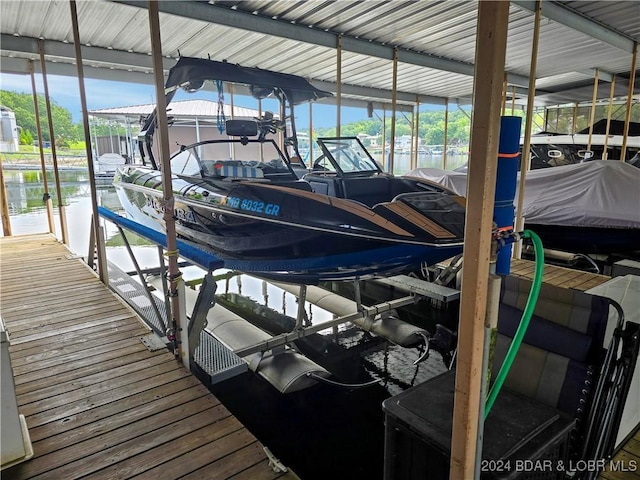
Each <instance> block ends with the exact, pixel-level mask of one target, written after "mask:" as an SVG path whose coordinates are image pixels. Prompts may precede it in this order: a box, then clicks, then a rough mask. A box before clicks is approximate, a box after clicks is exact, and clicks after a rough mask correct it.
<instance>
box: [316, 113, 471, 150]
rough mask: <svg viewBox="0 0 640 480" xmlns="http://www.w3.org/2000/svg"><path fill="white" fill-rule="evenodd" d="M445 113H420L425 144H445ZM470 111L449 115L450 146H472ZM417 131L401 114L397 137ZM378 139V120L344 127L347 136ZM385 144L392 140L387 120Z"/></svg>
mask: <svg viewBox="0 0 640 480" xmlns="http://www.w3.org/2000/svg"><path fill="white" fill-rule="evenodd" d="M444 113H445V112H444V111H425V112H420V116H419V124H418V135H419V137H420V138H421V139H422V142H423V144H424V145H444ZM467 115H468V112H467V113H465V112H462V111H460V110H458V111H454V112H449V118H448V125H447V144H448V145H464V144H467V143H469V126H470V123H471V120H470V119H469V117H468V116H467ZM412 131H414V129H413V127H412V125H411V123H410V118H407V117H405V116H404V115H399V116H398V117H397V118H396V131H395V136H396V137H401V136H403V135H411V134H412ZM363 133H364V134H366V135H372V136H378V137H380V138H379V141H381V140H382V139H381V135H382V121H381V119H378V118H368V119H364V120H359V121H357V122H352V123H349V124H347V125H342V127H341V128H340V134H341V135H343V136H356V135H359V134H363ZM315 134H316V135H317V136H319V137H331V136H335V134H336V130H335V128H318V129H316V130H315ZM385 137H386V140H385V142H386V143H387V144H388V143H389V140H390V139H391V118H389V117H387V118H386V119H385Z"/></svg>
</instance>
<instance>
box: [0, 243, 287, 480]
mask: <svg viewBox="0 0 640 480" xmlns="http://www.w3.org/2000/svg"><path fill="white" fill-rule="evenodd" d="M0 265H1V266H0V298H1V304H0V313H1V314H2V318H3V319H4V322H5V325H6V328H7V331H8V332H9V336H10V341H11V346H10V355H11V362H12V366H13V373H14V379H15V385H16V397H17V401H18V405H19V411H20V413H22V414H24V415H25V417H26V421H27V425H28V427H29V433H30V436H31V441H32V443H33V448H34V451H35V456H34V457H33V458H32V459H30V460H28V461H26V462H23V463H21V464H19V465H17V466H15V467H12V468H10V469H7V470H5V471H3V472H2V478H11V479H16V480H21V479H28V478H38V479H46V478H51V479H61V478H64V479H72V478H79V477H83V478H85V477H86V478H91V479H100V478H104V479H110V480H111V479H127V478H134V477H135V478H136V479H142V478H151V479H154V480H157V479H177V478H185V479H187V478H188V479H208V480H211V479H234V480H242V479H250V480H260V479H265V480H268V479H276V478H279V479H282V480H294V479H297V478H298V477H297V476H296V475H295V474H294V473H292V472H290V471H289V472H287V473H275V472H274V471H273V470H272V469H271V467H270V466H269V465H268V463H269V461H268V458H267V456H266V454H265V452H264V450H263V446H262V445H261V444H260V442H259V441H258V440H257V439H256V438H255V437H254V436H253V435H252V434H251V433H250V432H249V431H248V430H247V429H246V428H245V427H244V426H243V425H242V424H240V422H239V421H238V420H237V419H236V418H234V417H233V416H232V415H231V413H230V412H229V411H228V410H227V409H226V408H225V407H224V406H223V405H222V404H220V402H219V401H218V400H217V399H216V398H215V397H214V396H213V395H212V394H211V393H210V392H209V391H208V390H207V389H206V388H205V387H204V386H203V385H202V384H200V382H199V381H198V380H197V379H196V378H195V377H193V376H192V375H191V373H190V372H189V371H188V370H187V369H185V368H184V367H183V366H182V365H181V364H179V363H178V362H176V360H175V359H174V357H173V355H172V354H171V353H169V352H168V351H167V350H164V349H162V350H159V351H155V352H150V351H149V350H147V348H146V347H145V346H144V345H143V344H142V342H141V341H140V337H141V336H143V335H146V334H148V333H149V330H148V329H147V328H146V327H145V326H143V324H142V323H141V321H140V320H139V319H138V317H137V316H136V315H135V313H133V311H132V310H131V309H130V308H129V307H128V306H126V305H125V304H124V303H123V302H122V301H120V299H119V298H117V297H116V296H115V295H114V294H113V293H112V292H111V291H110V290H109V289H108V288H107V287H105V286H104V285H103V284H102V283H101V282H100V281H99V280H98V278H97V276H96V275H95V273H94V272H93V271H92V270H90V269H89V268H88V267H87V265H86V264H85V263H83V262H82V260H80V259H78V258H75V256H74V255H72V254H71V252H70V251H69V250H68V249H67V248H66V247H64V246H63V245H61V244H60V243H58V242H57V241H56V239H55V238H54V237H53V236H51V235H48V234H46V235H29V236H22V237H6V238H2V239H0ZM3 388H4V386H3ZM5 475H6V476H5Z"/></svg>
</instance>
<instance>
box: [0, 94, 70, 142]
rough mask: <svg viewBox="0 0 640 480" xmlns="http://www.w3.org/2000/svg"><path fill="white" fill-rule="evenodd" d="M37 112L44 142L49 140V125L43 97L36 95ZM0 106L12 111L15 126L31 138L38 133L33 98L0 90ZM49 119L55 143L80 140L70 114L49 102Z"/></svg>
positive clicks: (29, 95)
mask: <svg viewBox="0 0 640 480" xmlns="http://www.w3.org/2000/svg"><path fill="white" fill-rule="evenodd" d="M37 98H38V110H39V112H40V122H41V124H40V126H41V129H42V136H43V139H44V140H45V141H49V140H51V138H50V136H49V123H48V121H47V115H46V111H47V110H46V102H45V98H44V95H38V97H37ZM0 104H2V105H4V106H6V107H8V108H10V109H11V110H13V113H14V114H15V116H16V124H17V125H18V126H19V127H21V128H22V130H23V131H29V132H30V133H31V135H32V137H35V136H36V132H37V131H38V129H37V127H36V116H35V109H34V106H33V96H32V95H31V94H29V93H18V92H9V91H6V90H0ZM51 118H52V120H53V130H54V134H55V136H56V142H59V141H60V142H62V143H67V142H71V141H78V140H82V137H81V136H80V135H79V133H80V132H81V129H80V128H79V127H78V125H76V124H74V123H73V117H72V115H71V112H69V110H67V109H66V108H64V107H61V106H59V105H58V104H56V103H55V102H54V101H53V100H52V101H51Z"/></svg>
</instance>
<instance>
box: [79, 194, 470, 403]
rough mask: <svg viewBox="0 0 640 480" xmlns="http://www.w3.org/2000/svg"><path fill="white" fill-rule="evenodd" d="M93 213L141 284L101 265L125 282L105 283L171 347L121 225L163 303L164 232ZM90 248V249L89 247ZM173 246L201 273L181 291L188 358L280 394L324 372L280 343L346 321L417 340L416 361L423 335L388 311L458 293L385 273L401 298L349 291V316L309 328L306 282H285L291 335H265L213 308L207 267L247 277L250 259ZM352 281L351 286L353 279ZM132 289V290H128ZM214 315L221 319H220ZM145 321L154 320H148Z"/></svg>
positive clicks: (406, 343) (163, 309)
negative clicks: (293, 301)
mask: <svg viewBox="0 0 640 480" xmlns="http://www.w3.org/2000/svg"><path fill="white" fill-rule="evenodd" d="M98 213H99V215H100V216H101V217H103V218H105V219H106V220H109V221H111V222H112V223H114V224H115V225H116V226H117V227H118V229H119V230H120V233H121V234H122V236H123V238H124V242H125V247H126V248H127V250H128V252H129V254H130V256H131V259H132V262H133V264H134V267H135V269H136V272H137V275H138V277H139V280H140V282H141V283H142V287H141V286H140V285H139V284H138V282H135V281H134V280H133V279H131V278H130V277H129V276H128V275H127V274H125V273H124V272H119V271H118V270H117V268H116V267H115V266H113V265H112V264H110V265H109V270H110V272H112V274H110V277H113V276H114V275H113V273H117V275H116V277H117V279H116V281H117V282H126V284H127V285H126V286H125V287H119V286H118V285H114V281H113V280H110V284H111V285H110V287H111V288H112V289H113V290H114V291H116V293H118V294H119V295H120V296H121V297H123V299H124V300H125V301H127V303H129V304H130V305H131V306H132V307H133V308H134V309H135V310H136V311H137V312H138V313H139V314H140V315H141V316H142V317H143V318H145V319H146V321H147V322H148V323H149V324H150V326H151V328H152V329H153V330H154V332H155V333H156V334H157V336H158V337H160V338H161V339H162V340H163V342H164V344H166V345H167V346H171V343H172V341H173V339H174V338H175V335H174V331H173V330H172V328H173V327H172V326H171V325H170V322H169V319H170V310H169V308H168V306H167V305H166V304H163V302H162V301H161V300H160V299H158V298H157V297H156V296H155V295H153V294H152V293H151V291H150V289H149V287H148V286H147V281H146V280H145V277H144V273H143V272H142V270H141V269H140V267H139V265H138V263H137V261H136V260H135V257H134V254H133V251H132V250H131V248H130V246H129V243H128V240H127V239H126V236H125V234H124V231H123V230H128V231H131V232H134V233H136V234H137V235H140V236H142V237H143V238H145V239H147V240H149V241H151V242H153V243H155V244H157V245H158V248H159V257H160V273H161V274H162V275H161V277H162V282H161V283H162V290H163V293H164V298H165V300H167V299H168V288H167V282H166V278H164V259H163V251H162V247H165V246H166V236H165V235H164V234H163V233H160V232H158V231H156V230H153V229H151V228H149V227H146V226H144V225H141V224H139V223H137V222H134V221H132V220H129V219H127V218H124V217H122V216H120V215H118V214H116V213H114V212H112V211H110V210H108V209H106V208H104V207H100V208H99V209H98ZM90 248H91V249H93V246H91V247H90ZM178 250H179V252H180V256H181V257H182V258H184V259H186V260H187V263H188V264H192V265H195V266H198V267H200V268H202V269H203V270H205V271H206V272H207V273H206V275H205V277H204V279H203V282H202V285H201V286H200V289H199V292H198V293H197V294H196V293H195V292H191V291H189V298H187V303H191V304H192V305H193V306H194V308H193V311H192V313H191V316H190V318H189V322H188V339H189V357H190V363H191V364H192V363H193V362H195V363H196V364H198V365H199V366H200V368H202V369H203V370H204V371H205V372H206V373H207V374H208V375H209V376H210V378H211V382H212V383H216V382H219V381H222V380H225V379H227V378H229V377H231V376H235V375H237V374H240V373H242V372H244V371H246V369H247V368H249V369H251V370H253V371H254V372H256V373H259V374H261V375H262V376H263V377H264V378H265V379H266V380H267V381H269V382H270V383H271V384H272V385H273V386H274V387H276V388H277V389H278V390H280V391H281V392H282V393H288V392H292V391H295V390H299V389H302V388H306V387H308V386H311V385H313V384H315V383H316V382H317V381H322V380H323V379H326V378H327V377H329V376H330V373H329V372H328V371H326V370H325V369H324V368H322V367H320V366H319V365H316V364H315V363H313V362H311V360H309V359H308V358H306V357H304V356H302V355H301V354H299V353H297V352H296V351H295V349H292V348H290V347H289V346H288V345H289V344H290V343H291V342H293V341H295V340H298V339H301V338H303V337H305V336H308V335H310V334H313V333H317V332H319V331H321V330H326V329H329V328H333V327H337V326H338V325H341V324H344V323H347V322H353V323H355V324H356V325H358V326H359V327H360V328H363V329H365V330H368V331H370V332H371V333H373V334H376V335H378V336H383V337H385V338H386V339H388V340H389V341H391V342H392V343H395V344H398V345H400V346H403V347H414V346H420V345H424V351H423V353H422V355H421V356H420V358H419V359H418V360H417V361H416V363H418V362H419V361H422V360H424V359H425V358H426V357H427V356H428V354H429V346H430V336H429V333H428V332H427V331H426V330H424V329H421V328H419V327H416V326H413V325H411V324H408V323H406V322H404V321H402V320H400V319H398V318H397V317H396V316H394V315H393V313H394V309H396V308H400V307H403V306H405V305H409V304H412V303H415V302H416V301H417V300H418V299H420V298H424V297H430V298H432V299H435V300H438V301H441V302H450V301H453V300H456V299H458V298H459V294H460V292H459V291H458V290H454V289H451V288H447V287H444V286H440V285H434V284H429V283H428V282H426V281H419V280H417V279H413V278H411V277H407V276H396V277H392V278H393V281H394V284H395V285H396V286H397V287H398V288H399V289H400V290H401V291H403V292H405V293H406V294H407V295H406V296H403V297H401V298H398V299H394V300H390V301H386V302H382V303H379V304H377V305H373V306H365V305H363V304H362V303H361V301H360V299H359V295H356V301H355V302H352V307H351V309H352V311H350V312H349V313H346V312H347V311H348V310H349V309H347V310H345V309H343V310H342V311H341V312H340V314H339V315H338V316H337V318H334V319H332V320H329V321H325V322H321V323H319V324H316V325H305V322H304V319H305V310H304V305H305V302H306V301H307V288H308V287H307V286H306V285H289V286H288V288H287V290H289V291H290V292H291V293H293V294H294V295H296V296H297V297H298V312H297V319H296V326H295V328H294V329H293V330H292V331H291V332H287V333H283V334H281V335H276V336H270V335H268V334H266V333H265V332H263V331H262V330H260V329H259V328H258V327H255V326H253V325H252V324H250V323H249V322H247V321H244V320H243V321H242V322H235V323H234V322H233V321H235V320H241V319H240V317H237V316H235V317H236V318H229V315H228V313H229V312H228V311H225V312H226V313H225V314H224V315H220V313H221V310H220V309H221V308H222V307H220V306H218V305H215V291H216V286H217V285H216V279H215V278H214V275H213V272H214V271H215V270H217V269H221V268H224V269H229V270H233V271H241V272H243V273H247V274H251V273H252V271H255V270H256V265H255V262H245V261H242V260H223V259H220V258H218V257H217V256H215V255H214V254H213V253H212V252H208V251H206V250H204V249H203V248H202V247H201V246H197V245H195V244H193V243H191V242H188V241H184V240H178ZM92 253H93V250H91V253H90V255H89V258H90V260H89V261H91V259H92ZM355 284H356V286H357V285H358V282H355ZM312 288H318V287H312ZM133 289H137V290H138V291H137V292H136V293H135V294H133V295H132V294H131V293H128V292H131V291H133ZM140 289H142V290H144V291H143V292H142V295H143V297H141V292H140ZM356 291H358V288H356ZM196 295H197V297H196ZM194 297H196V298H194ZM141 300H142V301H141ZM165 303H166V302H165ZM141 307H142V308H141ZM150 317H151V318H150ZM220 317H225V318H223V319H221V318H220ZM152 318H156V319H157V320H156V321H153V320H151V319H152ZM232 320H233V321H232ZM206 327H209V328H206ZM234 327H235V328H234ZM254 329H255V330H254ZM234 331H235V333H234ZM163 346H164V345H163ZM174 347H175V345H174Z"/></svg>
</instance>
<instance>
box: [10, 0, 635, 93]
mask: <svg viewBox="0 0 640 480" xmlns="http://www.w3.org/2000/svg"><path fill="white" fill-rule="evenodd" d="M146 5H147V2H146V1H139V0H118V1H94V0H79V1H77V6H78V20H79V27H80V36H81V38H82V43H83V45H84V47H83V61H84V64H85V76H87V77H96V78H107V79H112V80H121V81H138V82H144V83H152V76H151V75H150V74H149V73H150V72H151V57H150V52H151V44H150V38H149V26H148V16H147V11H146ZM477 6H478V5H477V2H475V1H467V0H465V1H460V0H447V1H432V0H419V1H404V0H394V1H366V2H365V1H352V0H349V1H346V0H345V1H321V0H308V1H289V0H246V1H210V2H209V3H206V2H200V1H181V2H178V1H163V2H160V3H159V10H160V26H161V37H162V51H163V53H164V55H166V57H167V59H166V61H165V67H166V68H167V69H168V68H169V67H170V66H171V65H172V64H173V63H174V59H175V58H176V57H178V56H179V55H186V56H194V57H207V56H210V58H212V59H215V60H223V59H224V60H227V61H229V62H233V63H239V64H241V65H246V66H259V67H261V68H266V69H272V70H276V71H280V72H284V73H292V74H296V75H301V76H304V77H307V78H309V79H311V80H312V81H314V82H315V83H316V84H317V85H318V86H319V87H320V88H323V89H330V90H331V89H332V90H334V91H335V82H336V78H337V67H336V46H337V45H338V42H339V41H340V42H341V43H342V48H343V54H342V82H343V88H342V95H343V97H344V99H345V102H348V100H349V99H353V100H361V101H376V102H385V103H389V102H390V99H391V89H392V82H393V79H392V65H393V55H394V50H395V49H397V55H398V62H399V63H398V80H397V86H398V87H397V88H398V92H399V93H398V99H397V101H398V102H399V103H400V104H413V103H414V102H415V101H416V99H418V100H419V101H420V102H421V103H439V104H442V103H444V102H445V100H449V101H453V102H455V101H458V100H459V101H460V102H465V101H468V99H469V98H470V97H471V94H472V87H473V69H474V66H473V62H474V58H475V33H476V21H477ZM534 6H535V2H533V1H527V0H513V1H512V2H511V6H510V17H509V33H508V42H507V56H506V71H507V74H508V80H509V83H510V84H511V85H514V86H517V93H518V95H519V96H520V97H522V96H524V95H526V87H527V85H528V75H529V65H530V59H531V45H532V37H533V13H532V9H533V8H534ZM0 11H1V15H0V34H1V37H0V54H1V55H2V57H1V60H2V61H1V63H0V68H1V69H2V71H3V72H8V71H23V72H24V71H28V70H27V69H28V65H27V62H26V61H25V59H34V60H36V62H35V69H36V71H38V70H39V66H38V42H37V40H38V39H43V42H44V51H45V57H46V59H47V61H48V63H47V72H48V73H51V74H56V73H57V74H69V75H75V72H76V69H75V67H73V66H72V65H73V63H74V49H73V45H72V42H73V35H72V27H71V17H70V10H69V4H68V2H65V1H54V0H22V1H17V0H2V2H1V3H0ZM542 14H543V17H544V18H543V21H542V23H541V29H540V46H539V53H538V69H537V73H536V79H537V80H536V93H537V98H538V100H539V101H540V102H545V103H547V104H560V103H569V102H581V101H591V97H592V93H591V88H592V87H591V86H592V85H593V75H594V72H595V70H596V69H598V70H599V72H600V90H599V92H600V93H599V97H601V98H605V97H608V95H609V85H608V84H607V83H606V81H607V79H609V80H610V79H611V76H612V75H616V76H617V80H616V86H617V88H616V95H617V96H625V95H626V94H627V89H628V78H629V71H630V66H631V57H632V54H631V51H632V49H633V42H638V41H639V40H640V2H633V1H595V2H591V1H570V2H559V1H545V2H543V7H542ZM636 85H638V88H637V89H636V91H640V82H636ZM347 104H348V103H347Z"/></svg>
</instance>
